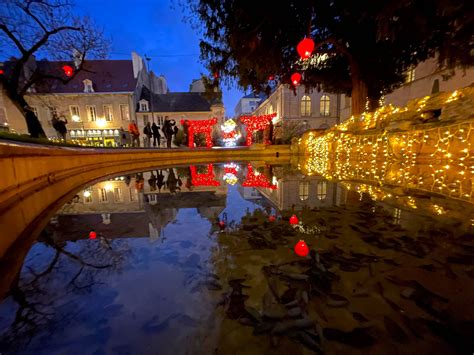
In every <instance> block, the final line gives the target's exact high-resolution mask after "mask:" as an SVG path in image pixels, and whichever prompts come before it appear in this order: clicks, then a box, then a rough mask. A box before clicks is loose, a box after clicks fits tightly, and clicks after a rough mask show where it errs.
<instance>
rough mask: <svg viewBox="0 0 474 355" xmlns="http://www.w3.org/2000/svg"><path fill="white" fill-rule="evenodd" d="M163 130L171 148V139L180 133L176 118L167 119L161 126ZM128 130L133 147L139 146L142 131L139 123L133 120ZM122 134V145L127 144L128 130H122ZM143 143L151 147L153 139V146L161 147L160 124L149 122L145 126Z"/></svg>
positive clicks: (167, 145) (168, 146) (167, 144)
mask: <svg viewBox="0 0 474 355" xmlns="http://www.w3.org/2000/svg"><path fill="white" fill-rule="evenodd" d="M161 131H162V132H163V135H164V138H165V140H166V147H167V148H171V141H172V139H173V136H176V134H178V127H177V126H176V122H175V121H174V120H166V121H165V123H164V124H163V127H162V128H161ZM128 132H129V134H130V138H131V144H132V147H139V146H140V131H139V129H138V126H137V123H136V122H135V121H132V122H131V123H130V124H129V125H128ZM121 135H122V146H124V145H126V143H124V141H125V142H126V141H127V137H126V132H125V131H123V129H122V132H121ZM143 135H144V138H143V145H144V147H145V148H151V142H152V140H153V147H157V146H158V147H160V145H161V133H160V126H158V125H157V124H156V123H155V122H153V124H150V122H147V123H146V125H145V127H144V128H143Z"/></svg>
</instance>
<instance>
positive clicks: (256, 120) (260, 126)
mask: <svg viewBox="0 0 474 355" xmlns="http://www.w3.org/2000/svg"><path fill="white" fill-rule="evenodd" d="M273 117H276V112H274V113H271V114H269V115H262V116H241V117H240V122H242V123H243V124H244V125H246V130H247V140H246V143H245V144H246V145H251V144H252V135H253V133H254V132H256V131H263V130H265V129H266V128H267V127H268V126H270V122H271V121H272V119H273ZM265 143H267V142H265Z"/></svg>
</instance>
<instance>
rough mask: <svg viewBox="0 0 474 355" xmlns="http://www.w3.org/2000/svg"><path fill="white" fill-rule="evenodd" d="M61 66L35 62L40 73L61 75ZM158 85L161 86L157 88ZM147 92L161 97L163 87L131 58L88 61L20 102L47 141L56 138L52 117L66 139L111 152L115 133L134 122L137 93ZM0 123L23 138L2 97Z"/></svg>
mask: <svg viewBox="0 0 474 355" xmlns="http://www.w3.org/2000/svg"><path fill="white" fill-rule="evenodd" d="M65 64H67V65H71V66H72V65H73V64H72V63H69V64H68V63H66V62H50V61H37V62H35V63H34V64H33V65H34V66H36V67H43V68H41V69H42V72H53V73H55V74H57V73H61V70H62V67H63V66H64V65H65ZM163 82H164V83H163ZM150 84H154V85H152V86H154V87H156V88H157V91H158V92H162V91H167V87H166V81H164V78H162V77H159V78H157V77H155V76H154V75H150V73H148V72H147V70H146V67H145V65H144V62H143V59H142V58H141V57H140V56H139V55H137V54H136V53H133V54H132V60H90V61H87V62H86V63H85V64H84V70H82V71H81V72H79V73H78V74H77V75H76V76H75V77H74V78H73V79H72V80H71V81H70V82H68V83H67V84H62V83H61V82H59V81H45V82H42V83H41V85H36V86H33V87H31V88H30V90H29V92H28V93H27V94H26V96H25V99H26V101H27V102H28V104H29V106H30V107H31V109H32V110H33V112H35V114H36V116H37V117H38V119H39V120H40V122H41V124H42V126H43V129H44V131H45V133H46V135H47V137H48V138H51V139H54V138H56V137H57V132H56V130H55V129H54V128H53V126H52V122H51V121H52V119H53V117H57V118H59V119H65V120H67V129H68V139H71V140H73V141H77V142H79V143H84V144H88V145H97V146H115V145H117V143H118V142H119V136H120V133H119V132H120V128H124V129H125V130H126V129H127V126H128V124H129V122H130V121H131V120H135V119H136V116H135V106H136V103H137V92H141V91H142V88H143V87H147V86H150ZM0 119H2V120H3V126H5V127H8V128H9V130H10V131H11V132H13V133H18V134H27V133H28V131H27V126H26V122H25V119H24V117H23V115H22V114H21V112H20V111H19V110H18V109H17V108H16V106H15V105H14V104H13V103H12V102H11V101H10V100H9V98H8V97H7V96H6V95H5V94H4V93H3V90H2V95H1V96H0Z"/></svg>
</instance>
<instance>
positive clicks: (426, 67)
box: [341, 58, 474, 119]
mask: <svg viewBox="0 0 474 355" xmlns="http://www.w3.org/2000/svg"><path fill="white" fill-rule="evenodd" d="M472 84H474V67H469V68H467V69H462V68H456V69H455V70H451V69H442V68H440V67H439V65H438V62H437V60H436V58H431V59H428V60H426V61H424V62H422V63H420V64H418V65H417V66H416V67H415V68H413V69H411V70H408V71H407V72H406V80H405V83H404V84H403V85H402V86H401V87H399V88H398V89H396V90H394V91H393V92H392V93H390V94H388V95H387V96H386V97H385V100H384V101H385V104H392V105H394V106H398V107H405V106H406V105H407V103H408V101H410V100H413V99H416V98H420V97H425V96H428V95H432V94H436V93H438V92H443V91H444V92H452V91H454V90H457V89H462V88H464V87H466V86H469V85H472ZM350 116H351V98H350V97H348V96H346V97H344V102H343V104H342V109H341V117H342V118H343V119H347V118H348V117H350Z"/></svg>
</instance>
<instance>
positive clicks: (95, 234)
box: [89, 231, 97, 239]
mask: <svg viewBox="0 0 474 355" xmlns="http://www.w3.org/2000/svg"><path fill="white" fill-rule="evenodd" d="M96 238H97V233H96V232H94V231H90V232H89V239H96Z"/></svg>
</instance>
